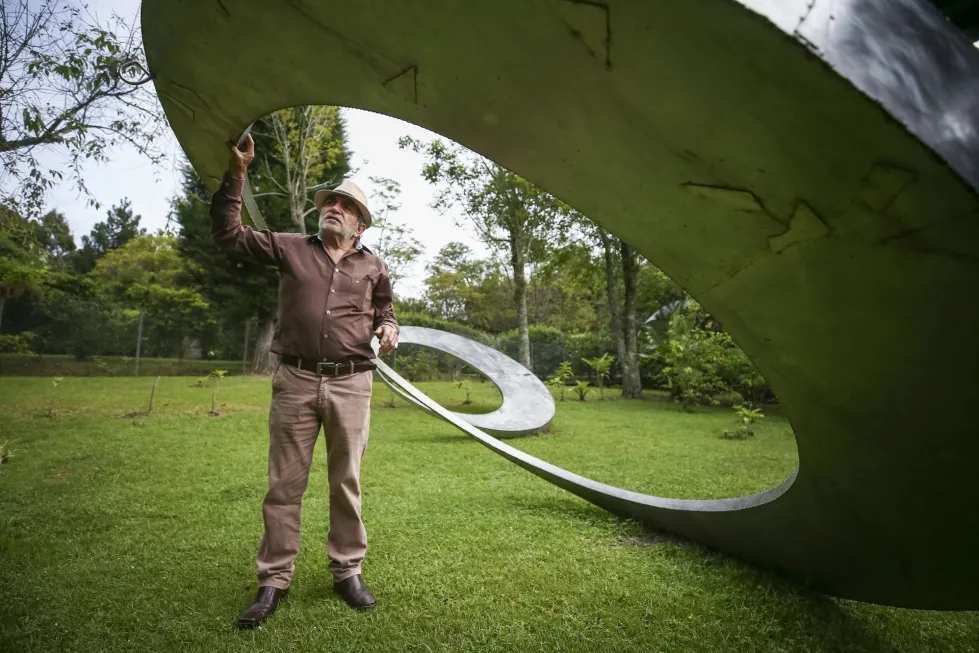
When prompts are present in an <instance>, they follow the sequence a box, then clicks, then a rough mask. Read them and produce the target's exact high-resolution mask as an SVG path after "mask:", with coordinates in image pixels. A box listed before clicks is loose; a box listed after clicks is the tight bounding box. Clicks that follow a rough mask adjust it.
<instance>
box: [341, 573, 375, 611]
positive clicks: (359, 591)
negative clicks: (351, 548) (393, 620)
mask: <svg viewBox="0 0 979 653" xmlns="http://www.w3.org/2000/svg"><path fill="white" fill-rule="evenodd" d="M333 589H334V590H336V592H337V594H339V595H340V596H342V597H343V600H344V601H346V602H347V605H349V606H350V607H351V608H354V609H356V610H370V609H371V608H373V607H374V606H375V605H376V604H377V601H375V600H374V594H372V593H371V588H369V587H367V585H366V584H364V577H363V576H361V575H360V574H357V575H356V576H351V577H350V578H345V579H344V580H341V581H340V582H339V583H333Z"/></svg>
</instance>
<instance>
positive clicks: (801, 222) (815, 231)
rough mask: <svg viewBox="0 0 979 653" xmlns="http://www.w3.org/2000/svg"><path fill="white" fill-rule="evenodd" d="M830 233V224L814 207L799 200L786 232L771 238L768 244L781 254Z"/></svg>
mask: <svg viewBox="0 0 979 653" xmlns="http://www.w3.org/2000/svg"><path fill="white" fill-rule="evenodd" d="M829 233H830V229H829V226H828V225H827V224H826V223H825V222H824V221H823V219H822V218H820V217H819V216H818V215H817V214H816V212H815V211H813V210H812V207H810V206H809V205H808V204H806V203H805V202H799V203H798V204H796V207H795V211H794V212H793V213H792V217H791V218H790V219H789V228H788V229H787V230H786V231H785V233H782V234H779V235H778V236H772V237H771V238H769V239H768V245H769V247H771V249H772V251H773V252H775V253H776V254H779V253H781V252H783V251H785V250H786V249H787V248H789V247H791V246H792V245H796V244H798V243H804V242H807V241H812V240H818V239H820V238H825V237H826V236H828V235H829Z"/></svg>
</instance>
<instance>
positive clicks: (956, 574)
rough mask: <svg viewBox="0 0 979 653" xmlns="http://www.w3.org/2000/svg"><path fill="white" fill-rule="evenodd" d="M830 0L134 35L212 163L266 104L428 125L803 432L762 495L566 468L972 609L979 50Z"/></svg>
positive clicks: (354, 6) (647, 505)
mask: <svg viewBox="0 0 979 653" xmlns="http://www.w3.org/2000/svg"><path fill="white" fill-rule="evenodd" d="M760 3H761V0H757V2H755V3H754V4H755V5H757V4H760ZM784 4H786V3H783V6H784ZM795 4H796V5H799V6H800V7H802V6H803V5H804V4H807V3H795ZM840 4H842V5H845V6H846V7H849V8H850V9H848V11H850V12H851V13H849V14H847V13H845V12H843V13H838V14H837V15H829V17H828V18H827V19H826V20H827V22H825V23H817V22H816V20H815V18H813V19H811V20H810V19H809V18H808V16H809V15H810V13H813V14H814V15H815V14H817V13H818V12H819V11H821V10H822V7H823V5H822V4H821V3H816V4H815V6H814V7H810V8H809V9H801V10H800V12H802V13H800V16H799V20H798V21H794V18H793V17H792V16H789V18H790V19H793V20H788V21H786V22H785V24H784V25H783V24H782V23H779V25H782V29H779V28H778V27H776V26H775V24H773V23H772V22H769V21H768V20H766V19H765V18H764V17H763V16H760V15H759V14H757V13H755V12H753V11H751V10H749V9H747V8H745V7H744V6H742V5H741V4H739V3H737V2H734V1H730V0H673V1H663V2H655V3H651V2H643V1H641V0H628V1H626V0H623V1H618V0H609V2H589V3H585V2H575V1H570V0H550V1H548V0H538V1H525V0H519V1H518V0H512V1H508V2H497V1H493V2H490V1H484V2H475V1H470V2H448V1H443V2H435V1H426V2H421V1H418V0H403V1H398V2H394V1H389V2H383V1H360V2H353V1H348V2H339V1H337V2H326V1H323V2H316V1H313V0H306V1H302V0H292V1H279V2H272V1H269V0H238V1H237V2H231V1H230V0H213V1H212V0H208V1H206V2H201V1H200V0H152V1H147V2H144V5H143V34H144V41H145V46H146V52H147V58H148V61H149V67H150V70H151V72H152V73H153V74H154V75H155V82H156V85H157V89H158V91H159V93H160V96H161V98H162V101H163V104H164V108H165V110H166V112H167V116H168V118H169V120H170V122H171V125H172V126H173V129H174V131H175V133H176V134H177V137H178V138H179V140H180V142H181V145H182V146H183V147H184V149H185V151H186V153H187V155H188V157H189V158H190V160H191V162H192V163H193V165H194V166H195V168H196V169H197V170H198V172H200V173H201V175H202V176H203V177H204V179H206V180H207V181H208V183H210V184H211V185H212V186H213V185H216V183H217V178H218V176H219V175H220V174H221V171H222V170H223V169H224V167H225V165H226V161H227V158H228V156H227V149H226V146H225V143H226V142H227V141H228V140H229V139H234V138H236V137H237V136H238V135H239V134H240V133H241V131H242V130H243V129H244V128H245V127H246V126H247V125H249V124H250V123H251V122H252V121H253V120H255V119H256V118H257V117H259V116H262V115H264V114H266V113H268V112H269V111H272V110H274V109H277V108H280V107H284V106H289V105H298V104H309V103H328V104H338V105H343V106H350V107H358V108H363V109H369V110H372V111H377V112H380V113H384V114H387V115H391V116H396V117H399V118H402V119H404V120H407V121H410V122H413V123H415V124H419V125H422V126H424V127H427V128H429V129H432V130H434V131H436V132H439V133H441V134H444V135H445V136H447V137H450V138H452V139H454V140H456V141H458V142H460V143H462V144H464V145H466V146H468V147H470V148H472V149H474V150H476V151H478V152H480V153H482V154H484V155H486V156H488V157H490V158H492V159H494V160H495V161H497V162H499V163H501V164H503V165H505V166H507V167H509V168H511V169H513V170H515V171H516V172H518V173H520V174H521V175H523V176H525V177H527V178H528V179H530V180H531V181H533V182H535V183H537V184H539V185H540V186H542V187H543V188H545V189H547V190H549V191H551V192H552V193H554V194H555V195H557V196H559V197H561V198H562V199H563V200H565V201H567V202H568V203H570V204H571V205H573V206H575V207H576V208H578V209H580V210H581V211H583V212H584V213H585V214H586V215H588V216H589V217H591V218H593V219H594V220H596V221H597V222H599V223H600V224H602V225H604V226H605V227H607V228H608V229H609V230H611V231H612V232H613V233H615V234H616V235H618V236H620V237H622V238H623V239H625V240H627V241H628V242H629V243H631V244H632V245H633V246H635V247H636V248H637V249H638V250H639V251H640V252H642V253H643V254H644V255H645V256H647V257H648V258H649V260H651V261H652V262H654V263H655V264H656V265H658V266H659V267H661V268H662V269H663V270H664V271H665V272H666V273H667V274H669V275H670V276H671V277H672V278H673V279H675V280H676V281H677V282H678V283H680V284H681V285H682V286H683V287H684V288H685V289H686V290H688V291H689V292H690V293H691V294H692V295H693V296H694V297H695V298H697V299H698V300H699V301H701V302H702V303H703V304H704V306H705V307H707V309H708V310H710V312H711V313H712V314H714V315H715V316H717V317H718V318H719V319H720V321H721V322H722V323H723V324H724V326H725V327H726V328H727V329H728V331H729V332H730V333H731V334H732V335H733V336H734V338H735V339H736V340H737V341H738V342H739V343H740V344H741V345H742V346H743V347H744V349H745V351H746V352H747V353H748V354H749V356H750V357H751V358H752V359H753V360H754V361H755V363H756V364H757V365H758V367H759V368H760V369H761V371H762V372H763V373H764V374H765V376H766V377H767V378H768V379H769V381H770V382H771V384H772V386H773V388H774V389H775V391H776V392H777V394H778V396H779V397H780V399H781V400H782V402H783V405H784V406H785V409H786V411H787V413H788V414H789V415H790V417H791V421H792V424H793V427H794V430H795V433H796V437H797V443H798V448H799V459H800V469H799V471H798V476H797V477H796V478H795V479H794V483H791V482H787V484H786V485H785V486H783V487H782V488H779V490H778V491H775V492H773V493H772V494H771V495H769V498H774V497H777V498H774V500H765V501H758V500H751V501H742V502H740V503H739V502H738V500H733V501H734V502H733V503H731V502H728V503H724V502H720V503H718V502H709V501H705V502H697V503H696V504H691V503H689V502H677V501H673V500H670V499H665V498H655V497H653V498H648V497H644V496H643V495H634V494H633V493H627V492H625V493H624V496H626V498H628V499H629V500H628V501H615V500H613V499H615V496H613V495H612V494H610V493H609V492H608V491H606V490H604V489H601V488H598V489H596V488H595V487H592V486H589V485H588V484H587V483H585V484H581V483H579V484H578V485H575V484H573V483H570V482H566V481H563V480H560V479H559V478H558V477H555V479H552V480H554V482H556V483H557V484H558V485H561V487H566V488H567V489H569V490H570V491H574V492H577V493H579V494H580V495H581V496H585V497H586V498H588V499H589V500H591V501H593V502H595V503H596V504H598V505H603V506H605V507H607V508H608V509H610V510H613V511H615V512H618V513H619V514H625V515H631V516H635V517H638V518H641V519H643V520H645V521H646V522H648V523H650V524H653V525H655V526H657V527H659V528H664V529H667V530H670V531H673V532H676V533H680V534H683V535H686V536H688V537H692V538H695V539H697V540H698V541H700V542H703V543H704V544H706V545H708V546H711V547H715V548H717V549H720V550H723V551H727V552H729V553H731V554H733V555H736V556H739V557H740V558H743V559H745V560H748V561H751V562H754V563H757V564H760V565H764V566H766V567H769V568H774V569H777V570H779V571H781V572H783V573H785V574H788V575H790V576H792V577H794V578H798V579H802V580H805V581H808V582H809V583H811V584H812V585H813V586H815V587H817V588H819V589H822V590H824V591H826V592H830V593H833V594H836V595H839V596H844V597H850V598H855V599H860V600H866V601H874V602H879V603H887V604H893V605H900V606H908V607H920V608H935V609H976V608H979V565H977V564H975V546H974V536H975V534H976V533H977V532H979V511H977V510H976V504H977V499H979V489H977V484H976V481H975V480H974V476H975V472H976V467H977V462H976V461H977V460H979V438H977V435H979V433H977V430H979V429H977V424H979V422H977V420H976V417H975V410H974V408H973V405H974V402H975V398H976V397H977V396H979V375H977V373H976V371H975V367H976V362H977V361H979V338H977V337H976V334H977V333H979V314H977V310H976V308H975V298H976V297H977V296H979V199H977V196H976V193H975V190H974V188H973V186H971V185H970V182H971V183H972V184H975V183H977V179H979V174H977V170H979V163H977V162H979V156H976V151H977V147H976V143H977V139H979V135H977V134H979V130H977V129H976V121H977V120H979V118H977V116H976V111H975V107H976V102H975V91H974V90H972V89H974V88H975V79H976V77H975V74H974V73H975V72H976V71H977V70H979V60H977V58H976V57H977V55H979V53H977V52H976V51H975V49H974V48H972V47H971V44H969V43H968V42H967V41H966V39H965V37H964V36H963V35H962V34H961V33H960V32H958V31H954V32H953V31H947V32H946V30H954V28H953V27H952V26H951V25H950V24H948V22H947V21H945V20H944V18H941V17H939V16H938V14H937V12H936V10H934V9H933V8H932V7H931V6H930V5H925V4H924V3H923V2H914V1H912V0H901V1H900V2H895V3H891V2H875V1H871V0H858V1H854V2H850V3H840ZM898 4H899V5H901V8H903V10H902V11H897V10H896V9H894V7H896V6H897V5H898ZM833 11H836V10H833ZM830 14H832V12H830ZM889 16H894V17H897V18H895V19H893V20H892V19H891V18H888V17H889ZM783 17H784V16H783ZM938 18H941V20H938ZM902 20H903V21H910V23H911V25H910V26H911V27H912V29H904V27H906V25H902V24H901V23H900V21H902ZM888 21H890V22H888ZM915 21H919V22H920V24H919V22H915ZM793 22H798V24H799V27H798V28H796V29H795V30H794V31H793V25H792V24H791V23H793ZM785 25H788V27H786V26H785ZM868 25H870V26H871V27H868ZM945 25H947V27H945ZM831 27H832V29H831ZM783 30H786V31H788V32H789V33H786V31H783ZM793 34H794V36H793ZM821 39H824V40H821ZM882 45H883V46H886V47H884V48H883V49H881V48H880V47H878V46H882ZM940 48H945V50H940ZM940 51H941V52H949V53H950V55H949V59H948V60H947V61H946V60H945V58H944V55H939V54H937V53H939V52H940ZM881 52H885V53H888V54H887V56H881V55H880V53H881ZM952 55H954V56H952ZM970 84H971V86H970ZM858 87H859V88H858ZM861 89H863V90H861ZM865 92H866V93H870V94H871V95H872V96H873V97H870V96H868V95H867V94H866V93H865ZM899 119H900V120H899ZM902 122H903V123H904V124H902ZM905 125H908V126H907V127H906V126H905ZM922 139H924V140H925V142H922ZM926 143H927V144H926ZM967 180H968V181H967ZM649 428H650V429H655V428H656V425H655V424H650V425H649ZM783 491H784V493H782V492H783ZM620 498H621V497H620Z"/></svg>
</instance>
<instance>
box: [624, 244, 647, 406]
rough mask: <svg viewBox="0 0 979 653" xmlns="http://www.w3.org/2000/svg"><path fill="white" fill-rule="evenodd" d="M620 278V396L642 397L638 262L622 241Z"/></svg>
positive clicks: (633, 253) (634, 254)
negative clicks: (622, 342) (622, 343)
mask: <svg viewBox="0 0 979 653" xmlns="http://www.w3.org/2000/svg"><path fill="white" fill-rule="evenodd" d="M621 251H622V280H623V282H624V286H625V316H624V317H625V320H624V322H625V325H624V327H625V360H624V361H623V363H622V396H623V397H624V398H626V399H639V398H641V397H642V382H641V381H640V379H639V345H638V343H637V342H636V285H637V281H638V279H639V264H638V263H637V261H636V252H635V250H633V249H632V248H631V247H629V246H628V245H626V244H625V243H622V248H621Z"/></svg>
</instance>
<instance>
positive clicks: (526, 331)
mask: <svg viewBox="0 0 979 653" xmlns="http://www.w3.org/2000/svg"><path fill="white" fill-rule="evenodd" d="M510 255H511V259H512V262H513V302H514V303H515V304H516V305H517V361H518V362H519V363H520V364H521V365H523V366H524V367H526V368H527V369H528V370H530V371H531V372H533V371H534V370H533V368H532V367H531V365H530V328H529V327H528V325H527V276H526V275H527V272H526V270H525V269H524V253H523V251H522V250H521V249H520V244H519V240H518V239H517V238H516V237H515V238H513V239H512V240H511V241H510Z"/></svg>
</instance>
